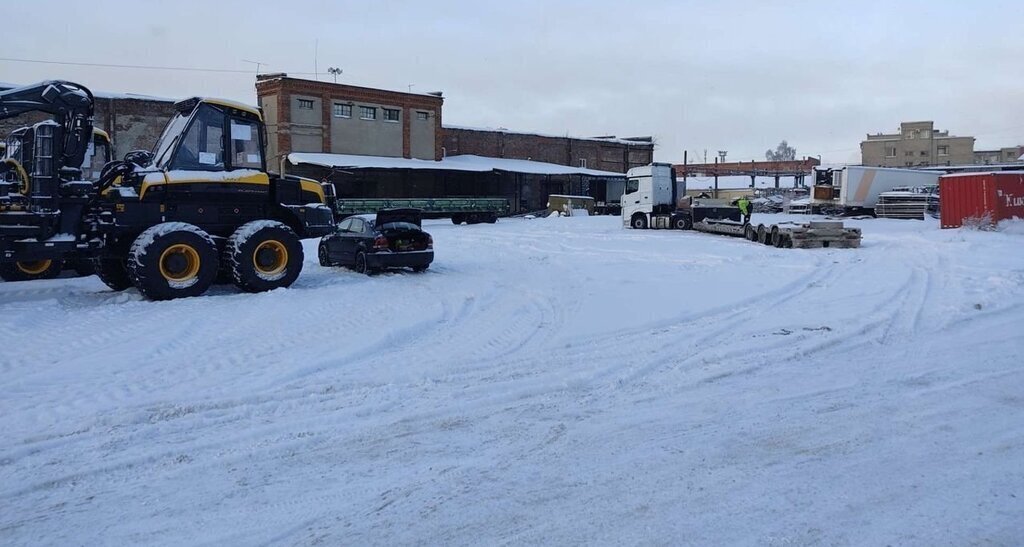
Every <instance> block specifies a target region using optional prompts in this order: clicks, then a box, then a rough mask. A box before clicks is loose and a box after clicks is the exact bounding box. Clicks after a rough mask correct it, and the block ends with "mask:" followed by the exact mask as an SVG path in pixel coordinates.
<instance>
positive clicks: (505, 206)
mask: <svg viewBox="0 0 1024 547" xmlns="http://www.w3.org/2000/svg"><path fill="white" fill-rule="evenodd" d="M382 209H419V210H420V211H422V212H423V218H451V219H452V222H455V223H456V224H460V223H462V222H468V223H470V224H474V223H477V222H494V221H495V220H497V218H498V217H503V216H508V214H509V211H510V210H511V209H510V206H509V202H508V199H506V198H480V197H465V198H458V197H455V198H408V199H399V198H373V199H358V198H348V199H346V198H339V199H338V200H337V201H336V202H335V204H334V212H335V216H336V217H337V218H338V219H342V218H344V217H347V216H351V215H360V214H365V213H376V212H377V211H380V210H382Z"/></svg>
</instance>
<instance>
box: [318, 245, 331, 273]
mask: <svg viewBox="0 0 1024 547" xmlns="http://www.w3.org/2000/svg"><path fill="white" fill-rule="evenodd" d="M316 257H317V258H318V259H319V260H320V265H321V266H323V267H325V268H327V267H330V266H332V264H331V260H330V259H329V258H327V245H324V244H323V243H321V244H320V247H318V248H317V250H316Z"/></svg>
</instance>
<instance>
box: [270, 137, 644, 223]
mask: <svg viewBox="0 0 1024 547" xmlns="http://www.w3.org/2000/svg"><path fill="white" fill-rule="evenodd" d="M285 171H286V172H288V173H290V174H295V175H300V176H304V177H309V178H314V179H317V180H322V179H323V178H324V177H329V178H330V181H331V182H332V183H333V184H334V188H335V191H336V192H337V195H338V197H339V198H341V199H345V198H349V199H351V198H373V199H379V198H393V199H412V198H443V197H503V198H505V199H508V200H509V205H510V207H511V211H512V213H513V214H518V213H525V212H529V211H538V210H541V209H545V208H546V207H547V201H548V196H549V195H551V194H575V195H591V196H594V197H595V198H597V199H601V200H603V199H604V197H605V194H607V192H608V190H607V188H608V185H609V183H611V184H612V185H616V184H621V182H622V181H623V180H624V177H625V175H623V174H622V173H614V172H611V171H599V170H596V169H586V168H582V167H570V166H566V165H558V164H553V163H544V162H538V161H530V160H515V159H507V158H488V157H484V156H474V155H468V154H467V155H460V156H450V157H446V158H444V159H442V160H440V161H431V160H418V159H406V158H392V157H381V156H358V155H350V154H318V153H302V152H293V153H291V154H289V155H288V157H287V161H286V162H285Z"/></svg>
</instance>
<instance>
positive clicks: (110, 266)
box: [92, 257, 132, 291]
mask: <svg viewBox="0 0 1024 547" xmlns="http://www.w3.org/2000/svg"><path fill="white" fill-rule="evenodd" d="M92 269H93V271H94V272H95V273H96V277H98V278H100V281H102V282H103V284H104V285H106V286H108V287H110V288H111V289H113V290H115V291H123V290H125V289H127V288H128V287H131V286H132V279H131V277H129V276H128V266H127V265H126V264H125V261H124V259H123V258H109V257H108V258H96V259H93V261H92Z"/></svg>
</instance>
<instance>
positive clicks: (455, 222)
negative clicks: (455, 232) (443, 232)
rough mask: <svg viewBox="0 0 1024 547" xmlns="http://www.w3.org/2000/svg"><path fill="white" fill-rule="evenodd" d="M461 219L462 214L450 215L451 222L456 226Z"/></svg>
mask: <svg viewBox="0 0 1024 547" xmlns="http://www.w3.org/2000/svg"><path fill="white" fill-rule="evenodd" d="M462 221H463V218H462V215H452V224H454V225H456V226H458V225H459V224H462Z"/></svg>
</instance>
